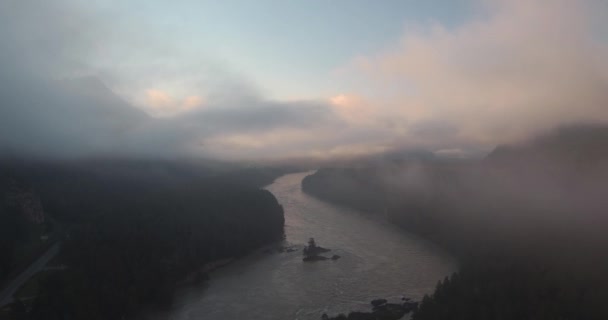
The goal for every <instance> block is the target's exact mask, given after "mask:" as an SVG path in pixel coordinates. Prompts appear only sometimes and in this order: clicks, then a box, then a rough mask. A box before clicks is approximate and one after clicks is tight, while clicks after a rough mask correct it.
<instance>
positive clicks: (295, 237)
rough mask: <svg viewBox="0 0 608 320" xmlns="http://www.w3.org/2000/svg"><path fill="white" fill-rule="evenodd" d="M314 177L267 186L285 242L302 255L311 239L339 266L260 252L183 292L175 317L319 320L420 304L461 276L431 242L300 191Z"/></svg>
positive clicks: (451, 260)
mask: <svg viewBox="0 0 608 320" xmlns="http://www.w3.org/2000/svg"><path fill="white" fill-rule="evenodd" d="M307 174H311V173H310V172H309V173H296V174H289V175H285V176H283V177H280V178H279V179H277V180H276V181H275V182H274V183H273V184H271V185H269V186H268V187H266V189H267V190H269V191H270V192H272V193H273V194H274V195H275V196H276V198H277V199H278V201H279V203H281V204H282V205H283V208H284V210H285V235H286V238H285V241H284V243H282V244H278V245H277V247H278V246H294V247H295V248H297V249H301V248H303V247H304V246H305V244H306V242H307V241H308V239H309V238H310V237H314V238H315V240H316V242H317V244H318V245H320V246H323V247H325V248H329V249H332V251H331V252H329V253H327V254H326V255H327V256H331V255H333V254H337V255H340V256H341V259H339V260H336V261H332V260H328V261H317V262H303V261H302V252H301V250H297V251H293V252H276V251H273V252H269V251H271V250H269V249H266V250H260V251H259V252H256V253H254V254H251V255H249V256H248V257H245V258H243V259H239V260H238V261H236V262H234V263H231V264H229V265H227V266H225V267H223V268H220V269H218V270H216V271H214V272H213V273H212V274H211V280H210V281H209V282H208V284H207V285H205V286H204V287H203V288H198V289H190V290H186V291H185V292H181V293H180V294H179V295H178V297H177V303H176V306H175V309H174V311H173V312H172V314H171V316H170V318H171V319H175V320H178V319H179V320H186V319H211V320H216V319H217V320H220V319H221V320H226V319H237V320H238V319H243V320H244V319H281V320H291V319H314V320H319V319H320V318H321V315H322V314H323V313H327V314H329V315H335V314H338V313H348V312H349V311H353V310H363V311H369V309H370V301H371V300H372V299H377V298H387V299H389V300H395V301H398V300H399V298H400V297H401V296H406V297H410V298H413V299H415V300H420V299H421V298H422V296H424V294H425V293H431V292H432V291H433V289H434V287H435V285H436V283H437V281H438V280H440V279H443V278H444V277H445V276H446V275H449V274H451V273H452V272H453V271H455V270H456V268H457V265H456V261H455V259H454V258H453V257H452V256H450V255H449V254H447V253H446V252H445V251H443V250H441V249H440V248H438V247H437V246H435V245H433V244H431V243H429V242H428V241H426V240H424V239H422V238H420V237H417V236H415V235H412V234H408V233H406V232H404V231H403V230H400V229H398V228H397V227H395V226H393V225H391V224H388V223H386V222H383V221H378V219H374V217H373V215H369V214H363V213H360V212H356V211H353V210H350V209H345V208H341V207H338V206H334V205H331V204H328V203H325V202H322V201H320V200H317V199H315V198H313V197H311V196H308V195H306V194H304V193H303V192H302V190H301V181H302V179H303V178H304V177H305V176H306V175H307Z"/></svg>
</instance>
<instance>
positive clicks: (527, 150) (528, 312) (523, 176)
mask: <svg viewBox="0 0 608 320" xmlns="http://www.w3.org/2000/svg"><path fill="white" fill-rule="evenodd" d="M606 150H608V128H607V127H604V126H571V127H564V128H561V129H559V130H556V131H553V132H551V133H547V134H545V135H542V136H539V137H536V138H534V139H531V140H529V141H527V142H525V143H521V144H517V145H510V146H499V147H498V148H496V149H495V150H494V151H492V152H491V153H490V154H488V155H487V156H486V157H485V158H484V159H481V160H462V159H450V160H446V159H425V160H424V161H421V160H419V159H410V160H405V161H400V162H399V161H386V162H384V163H381V164H377V163H375V164H361V165H359V166H357V167H351V168H328V169H323V170H319V171H318V172H317V173H315V174H314V175H312V176H309V177H307V178H306V179H305V180H304V181H303V184H302V187H303V190H304V191H305V192H307V193H309V194H311V195H313V196H316V197H318V198H321V199H324V200H327V201H331V202H334V203H337V204H341V205H345V206H350V207H355V208H358V209H361V210H364V211H367V212H368V213H369V214H374V215H378V216H382V217H386V218H387V219H389V220H390V221H392V222H393V223H395V224H397V225H399V226H401V227H402V228H404V229H405V230H407V231H408V232H413V233H417V234H419V235H422V236H424V237H425V238H427V239H430V240H432V241H434V242H436V243H437V244H439V245H441V246H442V247H444V248H446V249H448V250H450V251H451V252H452V253H454V254H456V256H457V257H458V258H459V260H460V262H461V267H460V271H459V272H457V273H455V274H454V275H451V276H449V277H447V278H446V279H444V280H442V281H440V282H439V283H438V284H437V288H436V290H435V292H434V293H432V294H430V295H428V296H426V297H425V298H424V299H423V301H421V305H420V308H419V310H418V311H417V312H416V313H415V314H414V316H413V319H416V320H427V319H606V318H608V308H607V307H606V304H605V301H606V299H608V283H606V280H605V274H604V272H605V270H606V269H607V268H608V254H607V252H608V250H606V249H608V240H606V238H605V236H604V234H605V226H606V225H607V224H606V222H608V221H607V220H608V216H606V212H605V208H607V207H608V203H607V202H606V201H607V200H606V199H608V194H607V192H608V191H607V190H608V188H606V187H607V185H606V181H608V179H607V178H608V152H607V151H606ZM350 199H357V200H356V201H351V200H350ZM405 289H407V288H404V290H405Z"/></svg>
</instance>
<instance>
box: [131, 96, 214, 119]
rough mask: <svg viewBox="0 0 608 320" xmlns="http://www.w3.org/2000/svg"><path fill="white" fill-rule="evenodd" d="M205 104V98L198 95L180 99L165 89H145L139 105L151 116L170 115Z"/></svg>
mask: <svg viewBox="0 0 608 320" xmlns="http://www.w3.org/2000/svg"><path fill="white" fill-rule="evenodd" d="M204 104H205V102H204V99H203V98H202V97H200V96H197V95H190V96H186V97H185V98H183V99H178V98H174V97H173V96H171V95H169V94H168V93H167V92H165V91H162V90H158V89H148V90H146V91H145V93H144V96H143V99H141V102H140V103H139V106H140V107H141V108H142V109H143V110H145V111H146V112H147V113H148V114H150V115H151V116H154V117H170V116H175V115H177V114H180V113H184V112H188V111H192V110H196V109H199V108H202V107H204Z"/></svg>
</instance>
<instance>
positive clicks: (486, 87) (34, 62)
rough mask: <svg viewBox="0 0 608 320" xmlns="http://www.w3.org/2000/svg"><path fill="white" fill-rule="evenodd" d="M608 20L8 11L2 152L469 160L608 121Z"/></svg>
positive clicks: (5, 2) (591, 11) (305, 8)
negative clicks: (407, 153) (418, 152)
mask: <svg viewBox="0 0 608 320" xmlns="http://www.w3.org/2000/svg"><path fill="white" fill-rule="evenodd" d="M607 18H608V2H605V1H602V0H585V1H567V0H552V1H523V0H512V1H508V0H458V1H446V0H444V1H439V0H431V1H413V0H411V1H406V0H402V1H383V2H381V3H380V2H377V1H369V0H367V1H366V0H350V1H347V0H309V1H295V0H294V1H287V0H283V1H279V0H260V1H244V0H243V1H172V2H166V1H152V0H147V1H139V0H134V1H110V0H93V1H76V0H57V1H34V0H0V43H2V44H3V50H2V52H0V68H2V70H4V72H3V73H2V74H0V92H2V95H1V96H0V103H1V104H0V116H2V118H1V119H0V124H2V128H1V129H0V134H1V138H0V152H13V153H15V152H17V153H20V152H22V153H29V154H36V155H45V154H54V155H62V156H82V155H92V154H143V155H156V156H159V155H167V154H175V155H195V156H197V155H199V156H213V157H219V158H230V159H264V158H280V157H284V158H290V157H291V158H293V157H316V158H331V157H335V156H349V155H350V156H352V155H361V154H369V153H377V152H384V151H388V150H394V149H424V150H428V151H431V152H435V153H436V154H438V155H452V156H465V157H466V156H471V155H474V154H479V153H480V152H483V151H488V150H491V149H492V148H493V147H494V146H496V145H498V144H503V143H511V142H514V141H519V140H522V139H525V138H526V137H529V136H531V135H535V134H538V133H540V132H543V131H546V130H549V129H551V128H554V127H556V126H560V125H567V124H571V123H581V122H582V123H584V122H594V123H598V122H600V123H604V122H606V121H608V105H607V100H608V94H607V92H608V90H606V89H607V87H608V19H607ZM2 150H4V151H2Z"/></svg>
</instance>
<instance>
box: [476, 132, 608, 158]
mask: <svg viewBox="0 0 608 320" xmlns="http://www.w3.org/2000/svg"><path fill="white" fill-rule="evenodd" d="M606 160H608V126H606V125H576V126H567V127H561V128H559V129H557V130H555V131H552V132H550V133H548V134H545V135H542V136H539V137H537V138H535V139H532V140H530V141H528V142H526V143H523V144H520V145H510V146H506V145H503V146H498V147H496V148H495V149H494V150H493V151H492V152H491V153H490V154H488V155H487V156H486V159H485V162H486V163H489V164H495V165H507V164H509V165H525V164H526V163H529V162H530V161H551V162H552V163H559V164H562V165H585V166H586V165H595V164H601V163H603V162H604V161H606Z"/></svg>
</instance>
